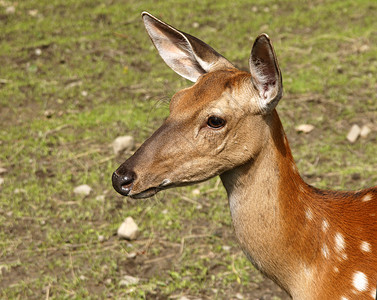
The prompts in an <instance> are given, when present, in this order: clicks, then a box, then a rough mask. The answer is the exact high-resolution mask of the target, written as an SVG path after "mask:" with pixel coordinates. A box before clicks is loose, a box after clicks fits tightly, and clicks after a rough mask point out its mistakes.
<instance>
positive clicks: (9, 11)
mask: <svg viewBox="0 0 377 300" xmlns="http://www.w3.org/2000/svg"><path fill="white" fill-rule="evenodd" d="M15 12H16V8H15V7H14V6H8V7H7V8H6V9H5V13H6V14H8V15H13V14H14V13H15Z"/></svg>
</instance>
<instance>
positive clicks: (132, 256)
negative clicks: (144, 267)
mask: <svg viewBox="0 0 377 300" xmlns="http://www.w3.org/2000/svg"><path fill="white" fill-rule="evenodd" d="M135 257H136V252H130V253H128V254H127V258H135Z"/></svg>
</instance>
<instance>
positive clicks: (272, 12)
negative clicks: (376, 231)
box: [0, 0, 377, 300]
mask: <svg viewBox="0 0 377 300" xmlns="http://www.w3.org/2000/svg"><path fill="white" fill-rule="evenodd" d="M143 10H147V11H149V12H151V13H152V14H155V15H156V16H157V17H159V18H161V19H163V20H165V21H166V22H168V23H170V24H173V25H174V26H176V27H177V28H179V29H181V30H183V31H185V32H189V33H191V34H193V35H195V36H197V37H199V38H201V39H202V40H204V41H206V42H207V43H209V44H210V45H211V46H213V47H214V48H215V49H216V50H218V51H219V52H220V53H222V54H223V55H224V56H226V57H227V58H229V60H231V61H232V62H234V63H235V64H236V65H237V66H238V67H239V68H241V69H244V70H247V66H248V62H247V59H248V56H249V53H250V49H251V45H252V41H253V40H254V38H255V37H256V36H257V35H258V34H260V33H262V32H266V33H268V34H269V36H270V38H271V40H272V42H273V44H274V46H275V50H276V53H277V56H278V59H279V62H280V67H281V69H282V73H283V80H284V90H285V93H284V98H283V100H282V101H281V103H280V104H279V106H278V112H279V114H280V117H281V119H282V122H283V124H284V126H285V129H286V132H287V135H288V139H289V141H290V145H291V147H292V152H293V155H294V157H295V160H296V162H297V164H298V168H299V170H300V171H301V174H302V176H303V178H304V179H305V180H306V181H307V182H308V183H310V184H313V185H315V186H317V187H319V188H332V189H347V190H353V189H360V188H365V187H369V186H374V185H375V184H376V182H377V156H376V155H375V153H376V145H377V135H376V133H377V124H376V119H377V118H376V117H377V99H376V95H377V76H376V75H377V19H376V18H375V16H376V14H377V3H374V2H371V1H363V0H358V1H354V0H352V1H351V0H345V1H321V0H314V1H306V2H305V3H304V2H302V1H299V0H294V1H265V0H256V1H252V3H251V2H250V1H246V0H243V1H237V2H235V3H231V2H229V1H207V0H204V1H197V0H194V1H170V0H169V1H160V2H156V1H121V0H105V1H100V0H92V1H89V0H87V1H84V0H80V1H77V0H75V1H73V0H68V1H59V0H49V1H47V0H42V1H37V0H30V1H17V2H15V1H4V0H0V28H1V30H0V40H1V42H0V149H1V151H0V167H1V168H4V169H5V171H4V170H3V171H1V172H2V174H0V178H1V179H2V180H0V270H1V272H0V295H1V298H2V299H19V298H21V299H41V298H46V299H50V298H53V299H66V298H74V299H82V298H94V299H104V298H114V299H179V298H181V297H183V296H185V297H187V298H189V299H275V300H276V299H288V298H287V295H286V294H285V293H284V292H283V291H281V289H280V288H278V287H277V286H276V285H275V284H274V283H272V282H271V281H270V280H268V279H266V278H264V277H263V276H262V275H261V274H260V273H258V271H256V270H255V269H254V268H253V266H252V265H251V264H250V263H249V262H248V261H247V259H246V258H245V256H244V255H243V253H242V251H241V250H240V248H239V246H238V244H237V241H236V240H235V237H234V232H233V228H232V224H231V219H230V214H229V208H228V203H227V199H226V195H225V192H224V190H223V188H222V186H221V183H220V181H219V179H218V178H214V179H212V180H210V181H209V182H206V183H202V184H199V185H195V186H193V187H186V188H180V189H174V190H168V191H165V192H162V193H160V194H158V195H157V196H155V197H154V198H151V199H147V200H138V201H136V200H130V199H126V198H123V197H121V196H120V195H117V194H116V193H115V191H114V190H113V189H112V186H111V174H112V172H113V171H114V170H115V169H116V168H117V166H118V165H119V164H120V163H121V162H122V161H124V160H125V159H126V158H127V157H128V156H129V155H130V154H131V152H132V151H131V152H129V153H125V154H124V155H122V156H121V157H116V156H115V155H114V154H113V150H112V147H111V143H112V141H113V140H114V139H115V138H116V137H117V136H121V135H132V136H133V137H134V138H135V140H136V146H135V149H136V148H137V146H139V145H140V144H141V143H142V142H143V141H144V140H145V139H146V138H147V137H148V136H149V135H150V134H151V133H152V132H153V131H154V130H156V129H157V128H158V126H159V124H161V122H162V120H163V119H164V118H165V117H166V116H167V114H168V104H169V99H170V98H171V96H172V95H173V94H174V92H176V91H178V90H179V89H182V88H183V87H187V86H189V85H190V83H189V82H188V81H186V80H184V79H182V78H180V77H179V76H177V75H176V74H175V73H174V72H172V71H171V70H170V69H169V68H168V67H167V66H166V65H165V64H164V63H163V62H162V60H161V59H160V57H159V56H158V54H157V52H156V51H155V49H154V48H153V46H152V44H151V42H150V41H149V39H148V37H147V34H146V32H145V30H144V28H143V25H142V21H141V18H140V13H141V12H142V11H143ZM300 124H312V125H314V130H313V131H312V132H310V133H309V134H302V133H298V132H297V131H296V130H295V127H296V126H298V125H300ZM353 124H358V125H359V126H360V127H362V126H364V125H366V126H368V127H369V128H370V129H371V130H372V132H371V133H370V134H369V135H368V136H367V137H366V138H363V139H362V138H359V139H358V140H357V141H356V142H355V143H353V144H351V143H349V142H348V141H347V139H346V135H347V133H348V131H349V129H350V128H351V126H352V125H353ZM135 149H133V150H135ZM1 182H2V183H1ZM80 184H88V185H89V186H91V187H92V189H93V190H92V192H91V194H90V195H89V196H79V195H75V194H74V193H73V189H74V188H75V187H76V186H78V185H80ZM128 216H131V217H133V219H134V220H135V221H136V223H137V224H138V225H139V227H140V233H139V236H138V238H137V239H136V240H135V241H126V240H122V239H119V238H118V237H117V235H116V231H117V228H118V226H119V225H120V224H121V222H122V221H123V220H124V219H125V218H126V217H128ZM125 275H130V276H133V277H137V278H139V279H140V280H139V282H138V283H137V284H136V285H122V284H120V283H121V280H122V279H123V277H124V276H125Z"/></svg>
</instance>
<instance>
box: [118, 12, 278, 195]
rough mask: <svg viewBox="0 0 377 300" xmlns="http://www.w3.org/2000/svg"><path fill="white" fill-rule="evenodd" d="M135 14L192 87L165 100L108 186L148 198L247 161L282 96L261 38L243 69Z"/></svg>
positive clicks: (187, 37) (272, 57)
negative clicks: (157, 119) (162, 116)
mask: <svg viewBox="0 0 377 300" xmlns="http://www.w3.org/2000/svg"><path fill="white" fill-rule="evenodd" d="M142 17H143V21H144V24H145V27H146V30H147V32H148V34H149V36H150V38H151V40H152V42H153V44H154V45H155V47H156V49H157V50H158V52H159V54H160V56H161V57H162V59H163V60H164V61H165V63H166V64H167V65H168V66H169V67H170V68H171V69H173V70H174V71H175V72H176V73H178V74H179V75H181V76H182V77H184V78H186V79H188V80H190V81H192V82H194V83H195V84H194V85H193V86H191V87H189V88H186V89H183V90H181V91H179V92H177V93H176V94H175V95H174V96H173V97H172V99H171V102H170V115H169V117H168V118H167V119H166V120H165V122H164V123H163V124H162V126H161V127H160V128H159V129H157V131H156V132H155V133H154V134H153V135H152V136H151V137H150V138H149V139H147V140H146V141H145V142H144V144H143V145H142V146H141V147H140V148H139V149H138V150H137V151H136V152H135V153H134V155H132V156H131V157H130V158H129V159H127V160H126V161H125V162H124V163H123V164H122V165H121V166H120V167H119V168H118V169H117V170H116V171H115V172H114V173H113V176H112V182H113V186H114V188H115V190H116V191H117V192H119V193H120V194H122V195H124V196H130V197H132V198H145V197H150V196H152V195H154V194H156V193H157V192H158V191H160V190H163V189H166V188H170V187H177V186H184V185H189V184H194V183H197V182H201V181H204V180H207V179H209V178H212V177H214V176H216V175H219V174H222V173H224V172H226V171H228V170H230V169H233V168H235V167H237V166H240V165H242V164H244V163H246V162H249V161H252V160H254V159H255V158H256V157H257V156H258V154H259V153H260V151H261V149H262V148H263V145H264V142H265V141H266V140H267V137H266V135H267V134H268V130H269V123H270V117H271V114H272V112H273V111H274V109H275V106H276V105H277V103H278V101H279V100H280V98H281V96H282V77H281V73H280V69H279V66H278V63H277V60H276V55H275V52H274V50H273V47H272V45H271V42H270V39H269V38H268V36H267V35H266V34H262V35H260V36H258V37H257V39H256V40H255V42H254V45H253V47H252V50H251V55H250V59H249V66H250V73H248V72H244V71H240V70H238V69H237V68H235V67H234V66H233V65H232V64H231V63H230V62H229V61H228V60H227V59H225V58H224V57H223V56H221V55H220V54H219V53H217V52H216V51H215V50H214V49H212V48H211V47H210V46H208V45H207V44H205V43H204V42H202V41H201V40H199V39H197V38H195V37H193V36H191V35H189V34H187V33H184V32H181V31H179V30H177V29H175V28H173V27H172V26H170V25H168V24H166V23H164V22H162V21H160V20H158V19H157V18H155V17H154V16H152V15H150V14H149V13H146V12H144V13H143V14H142Z"/></svg>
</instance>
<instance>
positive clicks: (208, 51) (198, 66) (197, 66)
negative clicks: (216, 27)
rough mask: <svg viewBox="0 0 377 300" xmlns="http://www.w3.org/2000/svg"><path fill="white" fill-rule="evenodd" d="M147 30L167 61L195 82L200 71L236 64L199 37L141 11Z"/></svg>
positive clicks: (174, 68)
mask: <svg viewBox="0 0 377 300" xmlns="http://www.w3.org/2000/svg"><path fill="white" fill-rule="evenodd" d="M142 17H143V21H144V25H145V28H146V29H147V32H148V34H149V36H150V38H151V40H152V42H153V44H154V45H155V47H156V49H157V50H158V53H159V54H160V56H161V57H162V59H163V60H164V61H165V63H166V64H167V65H168V66H169V67H170V68H172V69H173V70H174V71H175V72H176V73H178V74H179V75H181V76H182V77H184V78H186V79H188V80H191V81H193V82H195V81H196V80H197V79H198V78H199V76H200V75H202V74H205V73H208V72H211V71H215V70H219V69H223V68H225V69H226V68H233V65H232V64H231V63H230V62H229V61H228V60H227V59H225V58H224V57H223V56H222V55H220V54H219V53H217V52H216V51H215V50H214V49H213V48H211V47H210V46H208V45H207V44H206V43H204V42H203V41H201V40H199V39H198V38H196V37H194V36H192V35H189V34H187V33H184V32H182V31H179V30H177V29H175V28H174V27H172V26H170V25H168V24H166V23H164V22H162V21H161V20H159V19H157V18H156V17H154V16H152V15H151V14H149V13H147V12H143V13H142Z"/></svg>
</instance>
